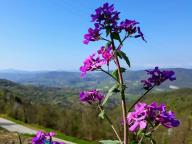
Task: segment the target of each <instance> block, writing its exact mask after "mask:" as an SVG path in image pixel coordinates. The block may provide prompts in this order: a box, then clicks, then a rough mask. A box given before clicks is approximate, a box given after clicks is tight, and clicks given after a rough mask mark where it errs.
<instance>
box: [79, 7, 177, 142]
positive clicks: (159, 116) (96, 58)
mask: <svg viewBox="0 0 192 144" xmlns="http://www.w3.org/2000/svg"><path fill="white" fill-rule="evenodd" d="M119 15H120V12H118V11H116V10H115V8H114V5H110V4H109V3H105V4H103V5H102V6H101V7H99V8H97V9H96V10H95V12H94V14H92V15H91V22H93V27H92V28H89V29H88V33H87V34H85V35H84V40H83V43H84V44H86V45H88V44H89V43H90V42H97V41H104V42H106V45H103V46H101V47H100V48H99V50H98V51H97V52H95V53H94V54H92V55H90V56H88V57H87V58H86V59H85V60H84V62H83V65H82V66H81V67H80V71H81V73H82V74H81V76H82V77H85V76H86V74H87V72H92V71H101V72H104V73H105V74H107V75H108V76H109V77H111V78H112V79H113V80H114V81H115V84H114V86H112V88H111V89H109V91H108V93H107V94H106V95H104V93H103V92H101V91H98V90H88V91H83V92H81V93H80V101H81V102H83V103H87V104H89V105H93V106H95V105H96V106H97V108H98V110H99V111H100V114H99V116H100V117H101V118H102V119H106V120H107V121H108V122H109V124H110V126H111V128H112V130H113V131H114V134H115V136H116V138H114V139H115V140H107V141H105V140H102V141H100V142H101V143H113V144H114V143H120V144H133V143H134V144H135V143H139V144H141V143H144V142H145V141H146V139H147V140H149V141H150V142H151V143H154V142H155V140H154V139H153V137H152V134H153V132H154V131H156V130H157V129H158V128H159V126H164V127H166V128H172V127H177V126H179V124H180V122H179V120H177V119H176V118H175V115H174V113H173V112H172V111H167V109H166V106H165V105H164V104H160V105H158V104H157V103H156V102H153V103H151V104H146V103H142V102H141V100H142V98H143V97H144V96H146V95H147V93H149V92H150V91H151V90H152V89H153V88H154V87H156V86H159V85H161V84H162V83H163V82H165V81H166V80H170V81H173V80H175V79H176V78H175V73H174V72H173V71H166V70H163V71H161V70H160V69H159V68H158V67H155V69H154V70H147V71H146V72H147V74H148V75H149V78H148V79H146V80H142V81H141V83H142V84H143V88H144V90H145V92H144V94H143V95H142V96H141V97H139V99H138V100H136V101H135V103H134V104H133V105H132V106H131V107H130V108H129V109H127V106H126V103H127V102H126V98H125V90H126V88H127V85H126V84H125V82H124V78H123V73H124V72H125V71H126V70H127V68H129V67H130V66H131V64H130V61H129V58H128V56H127V55H126V53H125V52H124V49H123V45H124V43H125V41H126V40H127V39H132V38H136V39H138V38H140V39H141V40H143V41H144V42H146V40H145V38H144V34H143V33H142V32H141V28H140V27H139V22H137V21H135V20H130V19H125V20H123V21H120V17H119ZM121 61H125V62H126V64H127V66H126V67H122V64H121ZM112 64H113V65H115V67H116V69H115V70H114V71H113V72H111V71H109V66H111V65H112ZM106 66H107V67H108V69H107V70H105V68H106ZM113 93H117V94H119V95H120V99H121V107H122V127H123V133H124V135H123V137H121V136H120V134H119V132H118V131H117V129H116V128H115V126H114V125H113V122H112V120H111V119H110V117H109V116H108V115H107V113H106V111H105V105H106V103H107V102H108V100H109V98H110V96H111V95H112V94H113ZM128 133H132V134H133V135H135V139H130V138H129V139H128Z"/></svg>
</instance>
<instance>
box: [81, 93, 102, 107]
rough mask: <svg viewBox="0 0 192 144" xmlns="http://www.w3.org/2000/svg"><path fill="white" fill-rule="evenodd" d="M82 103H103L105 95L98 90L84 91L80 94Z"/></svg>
mask: <svg viewBox="0 0 192 144" xmlns="http://www.w3.org/2000/svg"><path fill="white" fill-rule="evenodd" d="M79 98H80V101H81V102H84V103H88V104H92V103H101V102H102V100H103V98H104V94H103V93H101V92H100V91H97V90H89V91H83V92H81V93H80V97H79Z"/></svg>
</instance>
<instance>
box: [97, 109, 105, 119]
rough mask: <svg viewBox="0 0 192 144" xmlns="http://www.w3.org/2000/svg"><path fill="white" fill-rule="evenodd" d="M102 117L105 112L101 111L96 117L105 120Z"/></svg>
mask: <svg viewBox="0 0 192 144" xmlns="http://www.w3.org/2000/svg"><path fill="white" fill-rule="evenodd" d="M104 115H105V111H104V110H103V111H102V112H100V113H99V115H98V116H99V117H100V118H102V119H104V118H105V117H104Z"/></svg>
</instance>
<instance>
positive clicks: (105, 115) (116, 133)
mask: <svg viewBox="0 0 192 144" xmlns="http://www.w3.org/2000/svg"><path fill="white" fill-rule="evenodd" d="M98 108H99V110H100V111H101V112H102V111H103V108H102V107H101V106H100V105H98ZM104 117H105V118H106V120H107V121H108V123H109V124H110V126H111V128H112V129H113V131H114V133H115V135H116V136H117V139H118V140H119V142H120V143H121V144H123V143H122V140H121V138H120V136H119V134H118V132H117V130H116V129H115V126H114V124H113V123H112V121H111V119H110V118H109V117H108V115H107V114H106V113H104Z"/></svg>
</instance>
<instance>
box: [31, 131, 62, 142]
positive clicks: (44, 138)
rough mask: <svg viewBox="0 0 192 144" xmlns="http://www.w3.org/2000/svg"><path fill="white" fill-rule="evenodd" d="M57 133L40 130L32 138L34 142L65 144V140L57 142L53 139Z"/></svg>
mask: <svg viewBox="0 0 192 144" xmlns="http://www.w3.org/2000/svg"><path fill="white" fill-rule="evenodd" d="M55 135H56V133H54V132H48V133H44V132H42V131H38V132H37V133H36V135H35V137H33V138H32V142H31V143H32V144H65V143H64V142H57V141H53V136H55Z"/></svg>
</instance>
